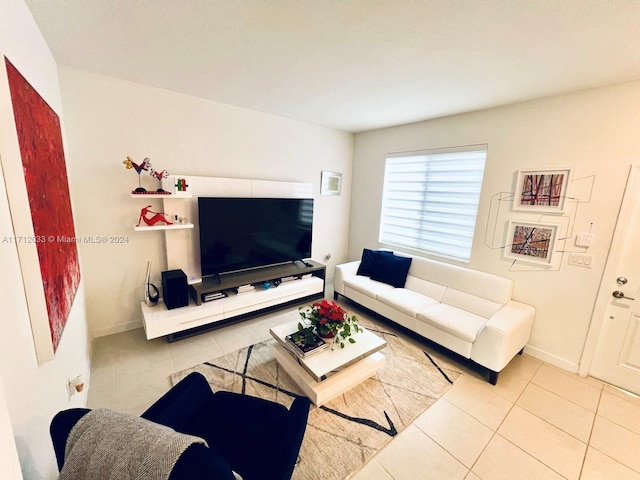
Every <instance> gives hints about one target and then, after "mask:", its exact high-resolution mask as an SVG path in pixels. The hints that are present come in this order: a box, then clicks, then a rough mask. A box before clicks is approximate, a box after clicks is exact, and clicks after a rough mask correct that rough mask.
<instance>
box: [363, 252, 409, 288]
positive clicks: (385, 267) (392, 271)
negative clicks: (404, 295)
mask: <svg viewBox="0 0 640 480" xmlns="http://www.w3.org/2000/svg"><path fill="white" fill-rule="evenodd" d="M410 267H411V257H401V256H399V255H383V256H381V257H380V258H379V259H378V262H377V263H376V265H375V267H374V269H373V272H371V280H376V281H378V282H383V283H388V284H389V285H392V286H394V287H396V288H404V284H405V283H406V281H407V273H409V268H410Z"/></svg>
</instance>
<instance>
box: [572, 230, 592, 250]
mask: <svg viewBox="0 0 640 480" xmlns="http://www.w3.org/2000/svg"><path fill="white" fill-rule="evenodd" d="M592 242H593V234H591V233H579V234H577V235H576V246H577V247H590V246H591V243H592Z"/></svg>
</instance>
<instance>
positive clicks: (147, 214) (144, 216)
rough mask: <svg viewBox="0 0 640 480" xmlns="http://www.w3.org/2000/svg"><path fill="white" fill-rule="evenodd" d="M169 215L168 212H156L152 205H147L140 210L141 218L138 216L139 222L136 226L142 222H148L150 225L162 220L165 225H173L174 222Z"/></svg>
mask: <svg viewBox="0 0 640 480" xmlns="http://www.w3.org/2000/svg"><path fill="white" fill-rule="evenodd" d="M167 217H168V215H167V214H166V213H162V212H154V211H152V210H151V205H147V206H146V207H144V208H143V209H142V210H140V218H138V224H137V225H136V227H139V226H140V223H142V222H144V223H146V224H147V225H148V226H150V227H152V226H154V225H155V224H156V223H160V222H161V223H164V224H165V225H173V222H171V221H169V219H168V218H167Z"/></svg>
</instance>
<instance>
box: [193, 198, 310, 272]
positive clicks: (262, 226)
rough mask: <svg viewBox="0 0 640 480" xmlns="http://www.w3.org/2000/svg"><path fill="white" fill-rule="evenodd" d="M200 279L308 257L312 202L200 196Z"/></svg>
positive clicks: (307, 199) (291, 199) (292, 199)
mask: <svg viewBox="0 0 640 480" xmlns="http://www.w3.org/2000/svg"><path fill="white" fill-rule="evenodd" d="M198 216H199V228H200V267H201V270H202V276H203V277H206V276H211V275H219V274H221V273H228V272H234V271H238V270H246V269H250V268H256V267H264V266H267V265H274V264H279V263H286V262H291V261H295V260H302V259H305V258H309V257H311V237H312V223H313V199H311V198H305V199H300V198H226V197H199V198H198Z"/></svg>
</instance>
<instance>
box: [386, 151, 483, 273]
mask: <svg viewBox="0 0 640 480" xmlns="http://www.w3.org/2000/svg"><path fill="white" fill-rule="evenodd" d="M486 156H487V146H486V145H474V146H472V147H462V148H455V149H446V150H431V151H423V152H410V153H401V154H391V155H388V156H387V160H386V165H385V171H384V190H383V197H382V212H381V216H380V238H379V240H380V242H381V243H384V244H389V245H397V246H402V247H408V248H410V249H416V250H419V251H423V252H427V253H430V254H434V255H439V256H444V257H448V258H453V259H456V260H462V261H465V262H468V261H469V259H470V257H471V245H472V244H473V233H474V231H475V226H476V216H477V214H478V202H479V200H480V190H481V187H482V176H483V174H484V164H485V159H486Z"/></svg>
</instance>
